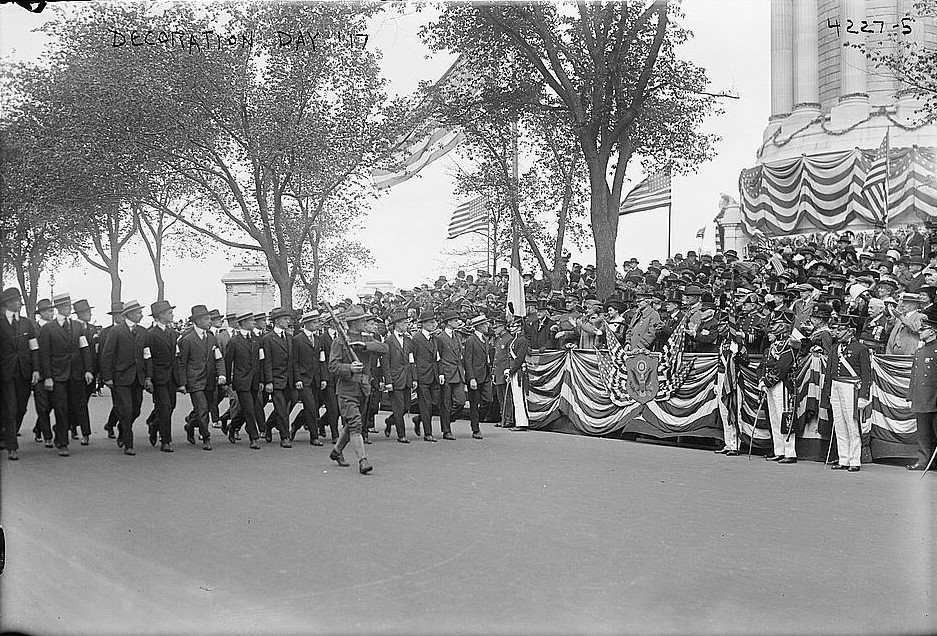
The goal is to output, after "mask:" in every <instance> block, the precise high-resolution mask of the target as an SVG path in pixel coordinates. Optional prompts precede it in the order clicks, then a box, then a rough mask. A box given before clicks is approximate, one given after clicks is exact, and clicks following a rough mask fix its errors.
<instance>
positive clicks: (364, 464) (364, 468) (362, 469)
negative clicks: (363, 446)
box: [358, 458, 374, 475]
mask: <svg viewBox="0 0 937 636" xmlns="http://www.w3.org/2000/svg"><path fill="white" fill-rule="evenodd" d="M372 470H374V466H372V465H371V464H370V463H369V462H368V460H367V458H363V459H361V460H360V461H358V472H359V473H361V474H362V475H367V474H368V473H369V472H371V471H372Z"/></svg>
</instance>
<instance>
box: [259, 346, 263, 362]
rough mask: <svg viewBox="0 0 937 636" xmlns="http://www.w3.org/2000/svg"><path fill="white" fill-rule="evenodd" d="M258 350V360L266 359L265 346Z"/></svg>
mask: <svg viewBox="0 0 937 636" xmlns="http://www.w3.org/2000/svg"><path fill="white" fill-rule="evenodd" d="M258 351H259V352H260V353H259V354H258V360H263V359H264V348H263V347H261V348H260V349H258Z"/></svg>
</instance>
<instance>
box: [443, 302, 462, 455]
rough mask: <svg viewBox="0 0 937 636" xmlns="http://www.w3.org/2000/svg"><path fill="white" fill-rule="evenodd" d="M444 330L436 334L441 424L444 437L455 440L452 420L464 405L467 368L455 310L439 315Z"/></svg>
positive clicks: (460, 323) (458, 320) (460, 324)
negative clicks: (464, 366)
mask: <svg viewBox="0 0 937 636" xmlns="http://www.w3.org/2000/svg"><path fill="white" fill-rule="evenodd" d="M440 322H441V323H442V324H443V330H442V331H441V332H439V333H438V334H437V335H436V342H437V343H438V346H439V384H440V387H441V389H440V394H441V395H440V401H439V427H440V428H441V429H442V438H443V439H447V440H450V441H455V437H454V436H453V435H452V424H451V422H452V420H454V419H455V418H456V417H457V415H458V413H459V410H460V409H461V408H462V406H463V405H464V404H465V389H464V383H465V369H464V368H463V364H464V362H463V358H462V336H461V335H459V333H458V332H457V331H456V330H457V329H459V328H460V327H461V326H462V318H460V317H459V315H458V314H457V313H456V312H454V311H448V312H446V313H444V314H443V315H442V316H441V317H440Z"/></svg>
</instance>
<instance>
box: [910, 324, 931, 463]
mask: <svg viewBox="0 0 937 636" xmlns="http://www.w3.org/2000/svg"><path fill="white" fill-rule="evenodd" d="M922 313H923V318H922V319H921V328H920V330H919V331H918V336H919V337H920V339H921V342H923V343H924V344H923V345H922V346H921V347H920V348H919V349H918V350H917V351H916V352H915V353H914V362H913V363H911V382H910V384H909V385H908V401H910V402H911V412H912V413H913V414H914V417H915V419H916V420H917V453H918V455H917V461H916V462H915V463H913V464H911V465H910V466H908V470H926V469H927V464H928V462H929V461H931V460H932V458H933V456H934V452H935V449H937V331H935V330H937V309H935V308H933V307H929V308H928V309H927V310H925V311H924V312H922ZM931 470H934V465H933V463H932V464H931Z"/></svg>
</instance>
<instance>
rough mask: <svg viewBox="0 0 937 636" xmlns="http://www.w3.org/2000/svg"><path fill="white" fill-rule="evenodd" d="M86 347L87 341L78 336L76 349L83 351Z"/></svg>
mask: <svg viewBox="0 0 937 636" xmlns="http://www.w3.org/2000/svg"><path fill="white" fill-rule="evenodd" d="M87 346H88V339H87V338H85V337H84V336H78V347H79V348H81V349H84V348H85V347H87Z"/></svg>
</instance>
